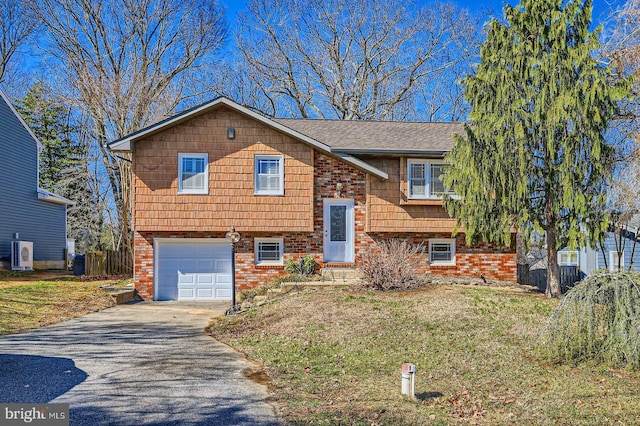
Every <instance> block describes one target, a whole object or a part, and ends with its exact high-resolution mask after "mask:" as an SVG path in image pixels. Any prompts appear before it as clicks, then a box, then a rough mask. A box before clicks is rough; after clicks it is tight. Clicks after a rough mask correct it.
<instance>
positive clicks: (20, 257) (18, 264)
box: [11, 241, 33, 271]
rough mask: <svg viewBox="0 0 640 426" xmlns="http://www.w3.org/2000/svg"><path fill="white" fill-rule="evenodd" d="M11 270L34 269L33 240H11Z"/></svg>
mask: <svg viewBox="0 0 640 426" xmlns="http://www.w3.org/2000/svg"><path fill="white" fill-rule="evenodd" d="M11 270H13V271H31V270H33V242H31V241H11Z"/></svg>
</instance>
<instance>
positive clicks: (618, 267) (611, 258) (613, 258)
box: [609, 250, 624, 271]
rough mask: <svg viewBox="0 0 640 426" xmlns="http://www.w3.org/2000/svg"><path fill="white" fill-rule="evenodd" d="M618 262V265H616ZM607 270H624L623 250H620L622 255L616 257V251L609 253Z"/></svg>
mask: <svg viewBox="0 0 640 426" xmlns="http://www.w3.org/2000/svg"><path fill="white" fill-rule="evenodd" d="M618 260H619V261H620V264H618ZM609 270H610V271H623V270H624V250H622V255H621V256H620V257H618V251H617V250H611V251H609Z"/></svg>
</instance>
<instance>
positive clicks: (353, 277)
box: [320, 268, 360, 282]
mask: <svg viewBox="0 0 640 426" xmlns="http://www.w3.org/2000/svg"><path fill="white" fill-rule="evenodd" d="M320 276H321V277H322V279H323V280H325V281H334V282H338V281H342V282H347V281H357V280H359V279H360V271H358V270H357V269H355V268H322V269H321V270H320Z"/></svg>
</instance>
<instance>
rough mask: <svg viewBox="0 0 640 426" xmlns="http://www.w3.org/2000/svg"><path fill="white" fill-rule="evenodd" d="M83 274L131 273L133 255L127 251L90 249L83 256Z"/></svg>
mask: <svg viewBox="0 0 640 426" xmlns="http://www.w3.org/2000/svg"><path fill="white" fill-rule="evenodd" d="M84 262H85V263H84V273H85V275H132V274H133V256H131V253H129V252H128V251H125V250H123V251H114V250H105V251H92V252H89V253H87V254H86V256H85V258H84Z"/></svg>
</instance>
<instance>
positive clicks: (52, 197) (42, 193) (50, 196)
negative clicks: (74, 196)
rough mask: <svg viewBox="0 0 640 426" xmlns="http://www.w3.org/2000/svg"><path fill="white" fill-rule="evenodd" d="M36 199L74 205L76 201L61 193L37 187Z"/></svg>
mask: <svg viewBox="0 0 640 426" xmlns="http://www.w3.org/2000/svg"><path fill="white" fill-rule="evenodd" d="M38 199H39V200H42V201H47V202H49V203H54V204H64V205H67V206H75V205H76V203H75V202H74V201H71V200H69V199H68V198H65V197H63V196H61V195H57V194H54V193H53V192H49V191H47V190H46V189H42V188H38Z"/></svg>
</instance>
